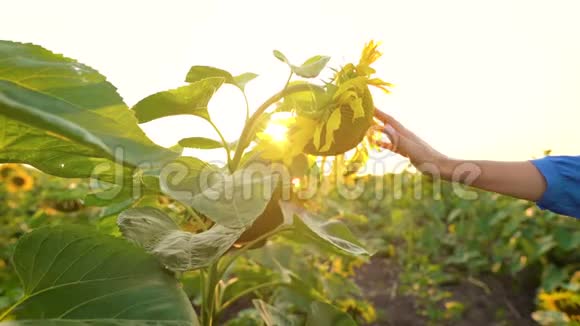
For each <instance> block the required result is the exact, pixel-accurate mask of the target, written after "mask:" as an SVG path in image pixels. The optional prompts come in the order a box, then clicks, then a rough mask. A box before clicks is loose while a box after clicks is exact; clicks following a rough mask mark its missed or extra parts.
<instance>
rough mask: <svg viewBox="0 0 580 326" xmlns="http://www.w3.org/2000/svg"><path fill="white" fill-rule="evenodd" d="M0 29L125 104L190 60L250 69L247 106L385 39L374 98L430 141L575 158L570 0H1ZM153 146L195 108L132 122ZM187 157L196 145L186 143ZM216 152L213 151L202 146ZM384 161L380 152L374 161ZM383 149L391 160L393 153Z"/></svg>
mask: <svg viewBox="0 0 580 326" xmlns="http://www.w3.org/2000/svg"><path fill="white" fill-rule="evenodd" d="M2 4H3V6H2V7H3V9H2V15H1V19H0V39H4V40H14V41H21V42H32V43H36V44H39V45H42V46H44V47H46V48H48V49H50V50H52V51H54V52H57V53H63V54H65V55H66V56H68V57H71V58H75V59H77V60H79V61H80V62H82V63H85V64H87V65H89V66H92V67H93V68H95V69H97V70H99V71H100V72H101V73H103V74H104V75H106V76H107V77H108V79H109V80H110V81H111V82H112V83H113V84H114V85H115V86H116V87H117V88H118V89H119V92H120V94H121V95H122V96H123V97H124V99H125V101H126V102H127V104H129V105H133V104H135V103H137V102H138V101H139V100H140V99H142V98H144V97H146V96H147V95H150V94H152V93H155V92H158V91H163V90H167V89H170V88H175V87H178V86H181V85H184V82H183V80H184V77H185V75H186V73H187V71H188V70H189V68H190V67H191V66H192V65H210V66H215V67H219V68H222V69H225V70H228V71H230V72H232V73H233V74H239V73H243V72H248V71H249V72H254V73H257V74H259V75H260V76H259V78H258V79H256V80H255V81H252V82H251V83H250V84H248V86H247V95H248V97H249V102H250V105H251V107H252V108H256V107H257V106H258V105H259V104H260V103H261V102H263V101H264V100H265V99H266V98H268V97H269V96H270V95H272V94H273V93H275V92H277V91H278V90H280V89H281V88H282V87H283V85H284V83H285V81H286V78H287V76H288V68H287V67H286V66H284V65H283V64H282V63H281V62H279V61H278V60H276V59H275V58H274V57H273V55H272V51H273V50H274V49H278V50H280V51H282V52H284V53H285V54H286V56H287V57H288V58H289V59H290V60H291V61H293V62H297V63H300V62H302V61H303V60H305V59H306V58H308V57H310V56H312V55H317V54H321V55H328V56H331V57H332V59H331V61H330V63H329V66H331V67H339V66H340V65H343V64H345V63H348V62H352V61H357V60H358V57H359V55H360V51H361V49H362V47H363V46H364V44H365V43H366V42H368V41H369V40H371V39H374V40H376V41H380V42H381V43H382V45H381V48H380V49H381V50H382V52H383V53H384V55H383V57H382V58H381V59H379V61H378V62H377V63H376V65H375V68H376V70H377V75H378V76H379V77H381V78H382V79H384V80H386V81H389V82H392V83H393V84H395V87H394V88H393V89H392V93H391V94H383V93H380V92H376V93H374V94H375V98H374V100H375V103H376V105H377V106H378V107H379V108H380V109H381V110H384V111H385V112H388V113H389V114H391V115H393V116H395V117H396V118H397V119H398V120H400V121H401V122H402V123H403V124H405V125H406V126H407V127H408V128H409V129H411V130H413V131H414V132H415V133H416V134H418V135H419V136H421V137H422V138H423V139H425V140H426V141H427V142H429V143H430V144H431V145H432V146H434V147H435V148H437V149H438V150H439V151H441V152H443V153H445V154H447V155H448V156H451V157H456V158H465V159H493V160H526V159H530V158H532V157H540V156H542V153H543V151H544V150H547V149H551V150H552V151H553V153H554V154H574V155H580V126H579V124H580V19H578V17H580V1H577V0H558V1H547V0H546V1H535V0H522V1H509V0H486V1H468V0H454V1H451V0H439V1H432V0H424V1H413V0H408V1H387V0H382V1H368V0H361V1H339V0H334V1H312V0H310V1H307V0H293V1H275V0H269V1H258V0H246V1H235V0H232V1H225V0H217V1H207V0H206V1H197V0H195V1H171V0H166V1H143V0H141V1H110V0H100V1H78V0H75V1H73V0H71V1H65V0H52V1H45V0H37V1H33V0H4V1H2ZM244 110H245V106H244V101H243V97H242V95H241V94H240V92H239V91H237V90H236V89H235V88H234V87H232V86H230V85H225V86H224V87H222V89H220V91H218V93H217V94H216V95H215V96H214V98H213V99H212V101H211V102H210V114H211V115H212V118H213V120H214V121H215V122H216V124H217V125H218V126H219V127H220V129H222V131H223V133H224V135H225V137H226V138H228V139H229V140H234V139H236V138H237V137H238V136H239V133H240V132H241V129H242V127H243V120H244V114H245V113H244ZM142 127H143V128H144V129H145V131H146V132H147V134H148V135H149V136H150V137H151V138H152V139H153V140H154V141H156V142H158V143H159V144H161V145H165V146H170V145H173V144H175V143H176V142H177V141H178V140H179V139H181V138H184V137H191V136H202V135H203V136H210V137H215V135H214V134H213V131H212V129H211V128H210V127H209V126H207V124H206V123H204V122H203V121H200V120H199V119H196V118H194V117H184V116H180V117H174V118H168V119H164V120H160V121H153V122H150V123H147V124H144V125H142ZM189 154H192V155H204V154H201V153H198V152H195V151H192V152H189ZM219 155H221V154H216V153H215V152H214V153H212V152H210V153H209V154H208V157H212V158H214V157H219ZM382 159H383V158H380V160H382ZM386 160H393V162H394V161H396V160H397V159H395V158H387V159H386Z"/></svg>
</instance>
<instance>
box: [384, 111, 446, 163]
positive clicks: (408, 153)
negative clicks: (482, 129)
mask: <svg viewBox="0 0 580 326" xmlns="http://www.w3.org/2000/svg"><path fill="white" fill-rule="evenodd" d="M375 118H377V119H378V120H379V121H381V122H382V123H383V125H377V126H374V127H373V128H372V130H373V131H376V132H380V133H383V134H385V135H387V137H388V138H389V140H390V142H385V141H381V140H377V141H374V143H375V144H376V145H377V146H379V147H381V148H384V149H387V150H390V151H392V152H395V153H397V154H400V155H402V156H404V157H407V158H409V159H410V160H411V163H412V164H413V165H414V166H415V167H416V168H417V169H418V170H420V171H422V172H434V171H433V168H437V169H438V170H441V169H442V167H443V165H444V163H445V162H446V161H447V160H448V158H447V156H445V155H443V154H441V153H440V152H438V151H437V150H435V149H434V148H433V147H431V146H430V145H429V144H427V142H425V141H424V140H422V139H421V138H419V137H418V136H417V135H415V134H414V133H413V132H411V131H410V130H408V129H407V128H405V127H404V126H403V125H402V124H401V123H400V122H398V121H397V120H395V118H393V117H391V116H390V115H388V114H386V113H384V112H382V111H380V110H378V109H375Z"/></svg>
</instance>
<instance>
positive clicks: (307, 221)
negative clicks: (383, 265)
mask: <svg viewBox="0 0 580 326" xmlns="http://www.w3.org/2000/svg"><path fill="white" fill-rule="evenodd" d="M280 207H281V208H282V213H283V214H284V219H285V220H286V223H292V221H293V224H294V226H295V227H296V231H295V233H296V234H297V235H299V236H300V237H306V238H307V239H309V240H312V241H314V242H315V243H316V244H318V245H319V246H321V247H322V248H325V249H328V250H330V251H333V252H336V253H339V254H348V255H355V256H361V255H369V252H368V251H367V250H366V249H365V248H364V246H363V245H362V244H361V243H360V242H359V241H358V239H357V238H356V237H355V236H354V235H353V234H352V232H350V230H349V229H348V227H347V226H346V225H344V224H343V223H342V222H340V221H337V220H327V221H324V220H322V219H320V218H317V217H315V216H314V214H313V213H311V212H309V211H307V210H306V209H305V208H303V207H301V206H298V205H297V204H295V203H292V202H287V201H282V202H280Z"/></svg>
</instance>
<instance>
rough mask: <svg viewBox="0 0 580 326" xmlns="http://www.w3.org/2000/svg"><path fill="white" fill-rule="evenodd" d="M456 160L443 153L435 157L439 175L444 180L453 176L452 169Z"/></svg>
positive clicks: (456, 162) (455, 164)
mask: <svg viewBox="0 0 580 326" xmlns="http://www.w3.org/2000/svg"><path fill="white" fill-rule="evenodd" d="M457 164H458V161H457V160H455V159H452V158H449V157H447V156H445V155H441V156H440V157H438V158H437V160H436V163H435V165H436V166H437V169H438V172H439V175H440V176H441V178H442V179H444V180H451V178H452V176H453V171H454V169H455V167H456V166H457Z"/></svg>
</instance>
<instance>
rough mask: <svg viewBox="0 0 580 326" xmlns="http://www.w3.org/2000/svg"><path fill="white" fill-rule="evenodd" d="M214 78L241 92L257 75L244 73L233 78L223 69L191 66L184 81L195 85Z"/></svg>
mask: <svg viewBox="0 0 580 326" xmlns="http://www.w3.org/2000/svg"><path fill="white" fill-rule="evenodd" d="M214 77H221V78H224V80H225V83H227V84H231V85H234V86H237V87H238V88H239V89H241V90H242V91H243V90H244V88H245V87H246V84H247V83H248V82H249V81H251V80H252V79H254V78H256V77H258V75H256V74H254V73H252V72H246V73H243V74H241V75H239V76H235V77H234V76H233V75H232V74H231V73H229V72H227V71H225V70H223V69H219V68H215V67H210V66H193V67H191V68H190V69H189V72H188V73H187V76H186V77H185V81H186V82H188V83H195V82H198V81H200V80H203V79H207V78H214Z"/></svg>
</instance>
